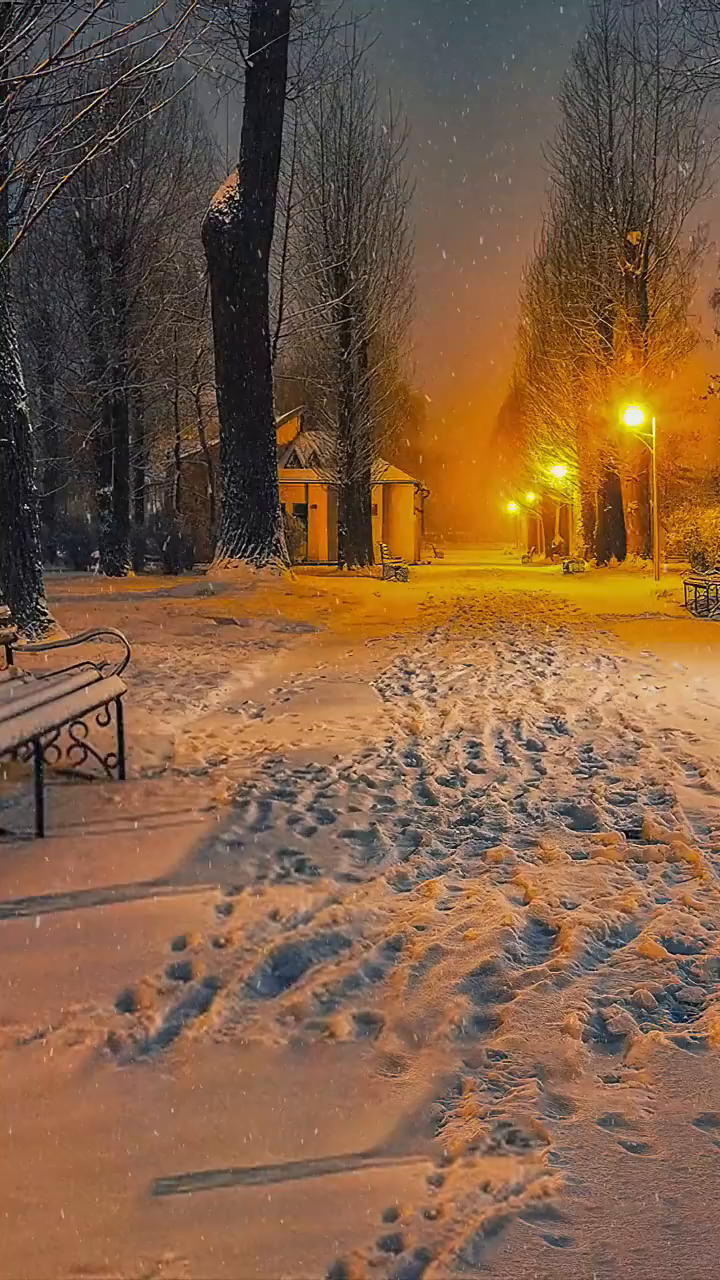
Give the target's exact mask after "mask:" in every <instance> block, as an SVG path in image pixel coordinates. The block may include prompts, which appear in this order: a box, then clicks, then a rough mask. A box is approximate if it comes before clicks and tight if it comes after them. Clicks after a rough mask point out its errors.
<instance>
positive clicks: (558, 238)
mask: <svg viewBox="0 0 720 1280" xmlns="http://www.w3.org/2000/svg"><path fill="white" fill-rule="evenodd" d="M682 21H683V5H682V0H669V2H668V3H666V4H664V5H662V6H660V5H658V4H657V3H656V0H638V3H635V4H633V5H626V4H624V3H622V0H594V3H593V6H592V9H591V16H590V23H589V26H588V30H587V33H586V35H585V37H584V38H583V39H582V40H581V42H580V43H579V45H578V46H577V49H576V51H575V53H574V55H573V60H572V65H571V68H570V71H569V73H568V75H567V77H566V79H565V81H564V84H563V87H562V91H561V94H560V108H561V122H560V126H559V129H558V133H557V136H556V139H555V143H554V145H553V147H552V149H551V152H550V159H551V164H552V182H551V191H550V201H549V211H548V216H547V221H546V226H545V229H544V232H543V235H542V237H541V239H540V241H539V243H538V246H537V250H536V253H535V255H534V258H533V261H532V263H531V264H530V267H529V269H528V271H527V273H526V278H525V286H524V294H523V301H522V320H521V326H520V331H519V343H518V352H519V354H518V378H519V381H520V384H521V386H522V388H523V404H524V412H525V414H526V420H527V424H528V434H529V438H530V442H531V453H532V455H533V462H534V466H535V469H536V470H537V471H539V472H540V474H542V475H547V469H548V464H549V462H550V461H551V460H555V461H563V462H565V463H566V465H568V467H569V468H570V470H571V472H572V473H574V476H575V480H576V489H579V491H580V492H581V494H582V495H583V520H584V524H585V526H586V528H585V532H586V536H587V540H588V542H590V543H592V542H593V540H595V542H596V550H597V553H598V554H599V556H600V558H602V559H604V558H607V557H608V556H609V555H611V554H615V555H618V556H620V557H621V556H623V555H624V554H625V546H626V537H627V535H628V533H629V544H630V549H631V550H634V551H646V550H647V547H648V544H649V536H650V533H649V530H650V515H649V501H648V497H649V495H648V475H647V452H646V451H644V450H643V449H642V446H641V445H639V444H638V443H637V442H633V443H631V442H629V441H628V440H623V439H622V437H621V436H620V435H619V433H618V431H617V416H618V411H619V406H620V404H621V403H622V401H623V399H624V398H626V397H629V396H632V397H638V396H640V397H643V398H652V397H653V396H657V394H658V392H659V388H661V386H662V384H663V381H664V380H665V379H667V377H668V376H669V375H670V374H671V372H672V371H673V370H674V369H675V368H676V367H677V366H678V364H679V363H680V362H681V361H682V360H683V359H684V358H685V356H686V355H687V354H688V352H689V351H690V349H691V348H692V346H693V343H694V341H695V335H694V333H693V330H692V328H691V325H690V323H689V319H688V314H689V307H690V302H691V298H692V294H693V290H694V285H695V277H696V271H697V266H698V263H699V259H700V256H701V253H702V250H703V240H702V236H698V237H695V238H690V237H687V235H686V226H687V221H688V218H689V216H690V214H691V213H692V211H693V209H694V208H695V206H696V205H697V203H698V201H699V200H700V199H701V197H702V196H703V195H704V194H705V193H706V192H707V190H708V189H709V185H710V176H711V168H712V163H713V160H714V150H713V147H712V145H711V144H710V141H709V138H708V135H707V130H706V97H705V94H704V93H702V92H690V91H689V84H690V80H689V69H690V67H691V62H692V59H691V54H690V52H689V51H688V49H687V47H685V46H683V44H682V39H681V37H682Z"/></svg>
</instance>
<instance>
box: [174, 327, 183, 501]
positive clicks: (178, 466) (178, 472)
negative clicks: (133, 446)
mask: <svg viewBox="0 0 720 1280" xmlns="http://www.w3.org/2000/svg"><path fill="white" fill-rule="evenodd" d="M173 379H174V386H173V426H174V440H173V462H174V467H175V479H174V483H173V512H174V514H175V515H176V516H179V515H180V510H181V506H180V504H181V501H182V493H181V488H182V423H181V421H180V358H179V354H178V335H177V329H174V330H173Z"/></svg>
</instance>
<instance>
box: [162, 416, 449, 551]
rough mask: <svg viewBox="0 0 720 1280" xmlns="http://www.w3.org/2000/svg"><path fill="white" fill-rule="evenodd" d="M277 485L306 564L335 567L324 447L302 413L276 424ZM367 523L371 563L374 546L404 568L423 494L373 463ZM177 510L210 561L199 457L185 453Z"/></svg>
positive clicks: (399, 474) (213, 447) (212, 449)
mask: <svg viewBox="0 0 720 1280" xmlns="http://www.w3.org/2000/svg"><path fill="white" fill-rule="evenodd" d="M276 426H277V444H278V479H279V482H280V501H281V503H282V505H283V507H284V509H285V511H286V513H287V514H288V515H289V516H294V517H295V519H296V520H297V521H299V522H300V524H301V525H302V526H303V527H304V529H305V555H304V557H303V560H304V562H305V563H307V564H318V565H320V564H337V560H338V493H337V486H336V485H335V484H333V482H332V480H329V479H328V474H329V469H328V468H327V467H326V466H324V465H323V455H324V453H325V442H324V440H323V437H322V434H321V433H320V432H319V431H308V430H306V429H305V424H304V413H303V410H302V409H294V410H292V411H291V412H290V413H286V414H284V415H283V417H281V418H278V420H277V423H276ZM208 452H209V454H210V458H211V464H212V466H213V467H214V469H215V474H216V475H219V470H220V468H219V454H220V446H219V441H218V440H213V441H211V442H209V444H208ZM372 478H373V489H372V520H373V543H374V548H375V555H376V558H377V559H378V560H379V559H380V550H379V548H380V543H381V542H384V543H385V544H386V545H387V547H388V548H389V549H390V552H391V553H392V555H395V556H402V557H403V559H404V560H407V561H408V563H409V564H416V563H417V561H418V560H419V559H420V548H421V542H422V537H423V533H424V513H425V501H426V499H427V497H428V490H427V489H426V488H425V487H424V485H422V484H421V483H420V481H419V480H415V479H414V478H413V477H412V476H410V475H408V474H407V473H406V472H405V471H401V470H400V469H399V467H395V466H393V465H392V464H391V463H389V462H385V461H384V460H382V459H378V461H377V462H376V463H375V465H374V467H373V477H372ZM182 495H183V500H182V510H183V515H184V517H185V520H186V522H187V523H188V524H189V525H190V526H191V528H192V529H193V532H194V534H195V537H196V545H197V549H198V556H199V558H200V559H210V557H211V556H212V553H213V550H214V549H213V548H212V547H211V546H210V545H209V535H208V530H209V525H210V518H209V515H210V513H209V500H208V469H207V464H206V461H205V458H204V457H203V454H202V452H201V451H200V450H199V449H197V450H193V452H191V453H187V452H186V453H185V454H184V456H183V462H182Z"/></svg>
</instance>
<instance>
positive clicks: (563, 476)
mask: <svg viewBox="0 0 720 1280" xmlns="http://www.w3.org/2000/svg"><path fill="white" fill-rule="evenodd" d="M567 473H568V469H567V467H566V466H565V464H564V463H562V462H556V463H555V466H554V467H551V468H550V475H551V476H552V478H553V480H567Z"/></svg>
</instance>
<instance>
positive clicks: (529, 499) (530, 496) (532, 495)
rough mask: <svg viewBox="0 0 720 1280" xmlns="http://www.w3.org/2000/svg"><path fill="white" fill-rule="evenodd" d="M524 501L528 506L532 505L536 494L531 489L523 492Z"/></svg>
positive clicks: (535, 500) (535, 499)
mask: <svg viewBox="0 0 720 1280" xmlns="http://www.w3.org/2000/svg"><path fill="white" fill-rule="evenodd" d="M525 501H526V502H527V504H528V506H529V507H532V506H533V504H534V503H536V502H537V494H536V493H533V492H532V490H531V491H530V492H529V493H526V494H525Z"/></svg>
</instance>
